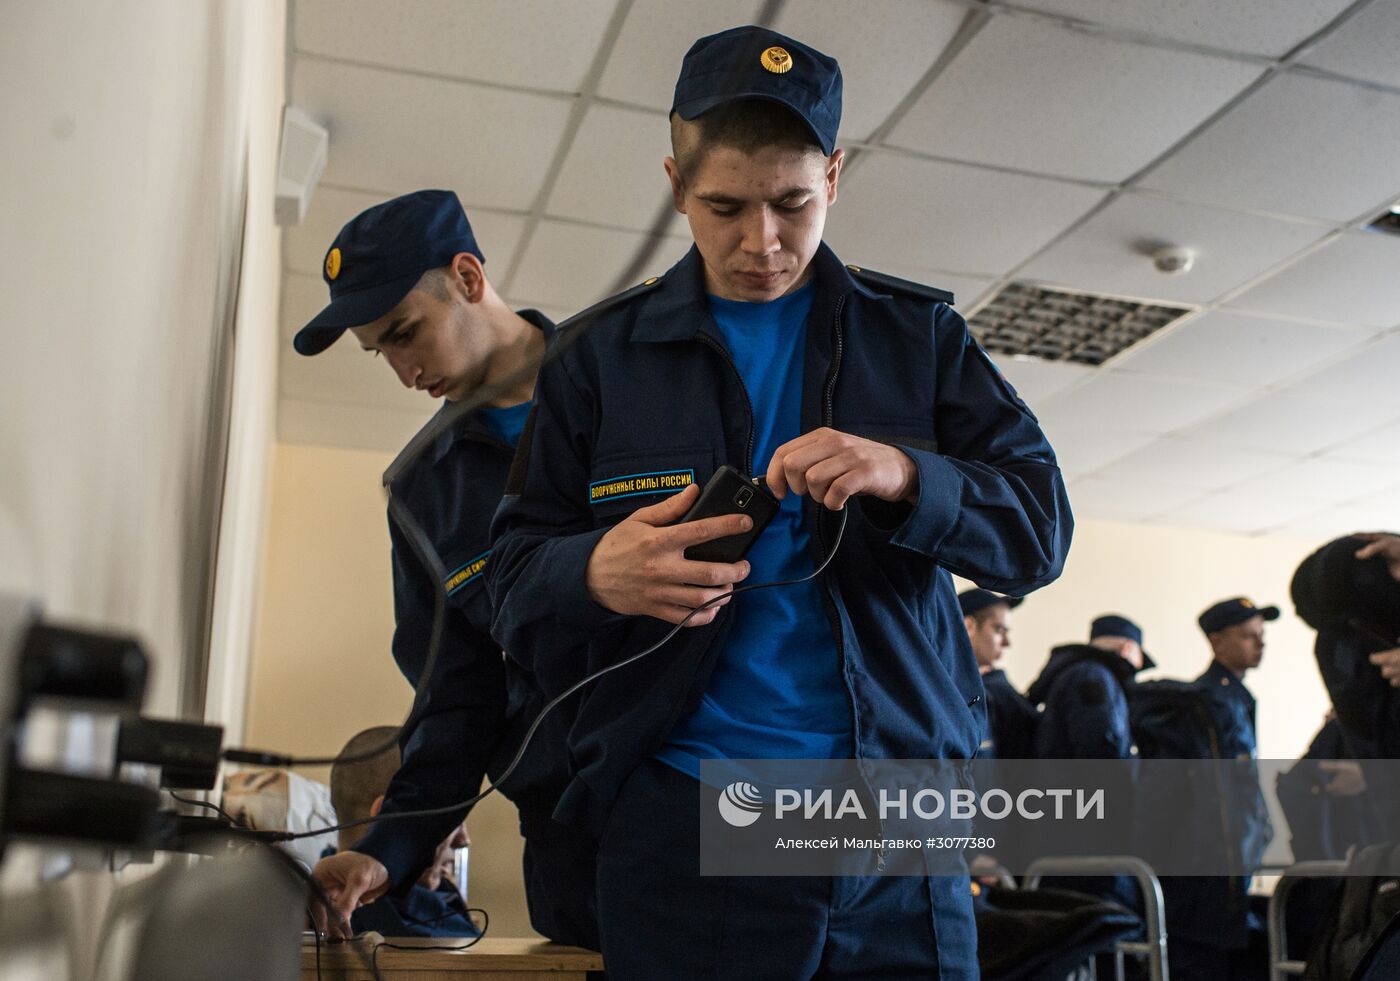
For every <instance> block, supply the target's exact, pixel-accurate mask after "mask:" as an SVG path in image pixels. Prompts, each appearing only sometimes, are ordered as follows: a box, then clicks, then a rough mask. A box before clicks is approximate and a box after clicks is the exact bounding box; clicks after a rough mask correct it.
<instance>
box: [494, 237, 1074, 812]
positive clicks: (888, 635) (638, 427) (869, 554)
mask: <svg viewBox="0 0 1400 981" xmlns="http://www.w3.org/2000/svg"><path fill="white" fill-rule="evenodd" d="M813 261H814V263H815V271H816V277H815V278H816V288H817V293H816V297H815V299H814V302H813V307H812V313H811V315H810V319H809V321H808V330H807V342H806V343H807V346H806V353H805V364H804V378H803V394H802V409H801V425H802V430H803V431H804V432H806V431H809V430H812V429H816V428H818V427H821V426H832V427H834V428H836V429H838V430H842V431H845V432H848V433H853V434H856V435H859V436H864V437H867V438H871V439H878V440H882V441H885V442H889V443H892V444H894V445H896V446H898V447H899V448H900V449H902V450H903V451H904V452H905V453H907V454H908V455H909V456H910V457H911V458H912V459H913V460H914V462H915V464H916V465H917V467H918V471H919V481H920V493H919V501H918V503H917V504H916V505H914V506H910V505H907V504H887V503H884V502H880V501H877V500H875V499H873V498H869V497H861V498H858V499H856V500H854V501H853V502H852V504H851V505H850V511H851V514H850V518H849V524H848V526H847V528H846V532H845V540H844V541H843V543H842V545H841V550H840V555H839V556H837V558H836V559H835V561H834V562H833V563H832V566H831V568H829V569H828V570H827V571H826V572H825V573H824V574H823V576H822V579H821V584H822V592H823V595H824V598H825V606H826V613H827V617H828V619H829V620H830V623H831V627H832V632H833V634H834V636H835V639H836V645H837V649H838V652H839V654H840V666H839V670H840V671H841V675H842V678H843V679H844V682H845V685H846V688H847V691H848V692H849V695H850V707H851V722H852V729H853V732H854V743H855V748H856V753H857V755H858V756H860V757H863V758H917V759H924V758H971V757H972V755H973V753H974V752H975V751H976V749H977V746H978V743H979V742H980V740H981V733H982V727H983V724H984V719H985V707H984V706H983V704H982V700H981V690H982V685H981V681H980V680H979V678H978V674H977V664H976V661H975V659H974V658H973V654H972V649H971V645H970V644H969V642H968V638H967V631H966V629H965V627H964V626H963V620H962V614H961V612H960V610H959V608H958V603H957V597H956V595H955V593H954V589H953V585H952V581H951V579H950V576H949V573H950V572H956V573H958V574H960V575H963V576H965V577H967V578H969V579H971V580H973V581H974V582H976V583H977V584H978V585H981V586H985V587H987V588H989V589H994V590H996V591H998V592H1002V593H1012V594H1020V593H1025V592H1028V591H1029V590H1032V589H1035V588H1037V587H1039V586H1043V585H1045V584H1046V583H1048V582H1050V581H1052V580H1053V579H1055V577H1056V576H1058V575H1059V573H1060V570H1061V567H1062V565H1063V563H1064V559H1065V553H1066V551H1067V549H1068V547H1069V541H1070V535H1071V530H1072V525H1073V522H1072V518H1071V516H1070V510H1069V503H1068V501H1067V499H1066V496H1065V488H1064V483H1063V480H1062V478H1061V475H1060V471H1059V468H1058V467H1057V466H1056V463H1055V456H1054V453H1053V452H1052V451H1051V449H1050V446H1049V444H1048V443H1047V442H1046V440H1045V437H1044V435H1043V434H1042V433H1041V431H1040V427H1039V425H1038V424H1037V422H1036V420H1035V417H1034V416H1033V415H1032V414H1031V412H1030V410H1029V409H1027V408H1026V406H1025V405H1024V403H1022V402H1021V400H1020V399H1019V398H1018V397H1017V396H1016V394H1015V392H1014V391H1013V390H1012V389H1011V387H1010V386H1009V385H1008V384H1007V383H1006V381H1005V380H1004V379H1003V378H1002V376H1001V374H1000V373H999V372H998V371H997V369H996V368H995V366H993V364H992V363H991V361H990V360H989V359H988V358H987V356H986V355H985V354H984V353H983V352H982V350H981V348H980V347H979V346H978V345H977V344H976V343H975V341H973V339H972V338H971V336H970V335H969V334H968V331H967V327H966V324H965V323H964V322H963V320H962V318H961V317H960V316H958V314H957V313H955V312H954V311H953V310H952V309H951V308H950V307H948V306H947V305H946V304H945V303H943V302H939V300H938V299H937V298H936V297H938V296H940V295H944V294H939V293H938V292H937V291H934V290H930V289H928V288H927V287H920V286H916V285H914V284H910V283H902V282H901V281H898V280H892V279H889V278H887V277H880V276H877V275H875V274H857V275H853V273H852V271H851V270H849V269H848V268H847V267H845V266H843V265H842V264H841V263H840V261H839V260H838V259H837V258H836V256H835V254H834V253H832V252H831V250H830V249H829V248H827V247H826V246H825V245H823V246H821V248H820V249H819V251H818V253H817V255H816V257H815V258H814V260H813ZM752 451H753V432H752V417H751V409H750V406H749V400H748V396H747V394H746V393H745V390H744V387H743V384H742V382H741V380H740V378H739V375H738V372H737V371H736V370H735V368H734V366H733V363H732V361H731V360H730V359H729V357H728V355H727V354H726V352H725V349H724V346H723V344H722V342H721V340H720V335H719V331H718V328H717V326H716V325H715V323H714V321H713V319H712V318H711V316H710V314H709V309H708V305H707V302H706V299H705V289H704V282H703V275H702V260H701V258H700V255H699V253H698V251H697V250H696V249H694V248H692V249H691V251H690V252H689V253H688V254H687V255H686V256H685V257H684V258H683V259H682V260H681V261H680V262H679V263H677V264H676V265H675V266H674V267H673V268H672V269H671V270H669V271H668V272H667V273H666V275H665V276H663V277H661V278H660V279H658V280H654V281H649V282H648V283H647V284H644V285H643V286H641V287H637V288H635V289H633V290H631V291H628V292H627V293H624V294H621V295H620V296H619V297H615V298H614V299H613V300H612V301H609V302H608V303H605V304H603V305H600V309H598V310H597V311H595V319H593V320H592V323H591V326H584V327H583V328H582V333H581V335H580V336H579V338H578V340H577V342H576V343H574V344H572V345H571V346H569V347H568V348H567V349H566V350H565V351H564V353H563V354H562V356H561V357H560V358H559V359H558V360H557V361H555V362H553V363H551V364H549V365H546V366H545V368H544V369H543V370H542V372H541V374H540V380H539V386H538V389H537V397H536V403H535V411H534V417H533V419H532V422H531V424H530V425H529V426H528V427H527V433H526V435H525V436H524V437H522V440H521V445H520V448H519V457H518V459H517V467H516V472H515V473H514V474H513V475H512V481H511V487H510V488H509V490H508V493H507V496H506V498H505V500H504V501H503V502H502V505H501V510H500V512H499V513H498V514H497V518H496V522H495V524H494V525H493V543H494V552H493V553H492V561H491V564H490V566H489V567H488V570H487V580H488V583H487V585H488V589H489V590H490V591H491V595H492V600H493V605H494V607H495V610H496V620H495V624H494V626H493V633H494V635H495V637H496V638H497V639H498V640H499V641H501V643H502V644H503V646H504V647H505V649H506V650H507V652H508V653H509V656H511V657H513V658H518V659H520V660H521V661H522V663H523V664H524V666H525V667H526V668H527V669H529V670H530V671H531V672H533V673H534V674H535V675H536V676H537V677H538V678H539V679H540V681H541V683H542V684H543V686H544V688H545V690H546V691H547V692H552V691H555V690H558V689H559V687H560V686H562V685H564V684H567V683H568V682H569V681H570V680H572V679H575V678H577V677H578V676H579V675H580V674H581V673H582V672H583V671H584V670H585V669H586V670H588V671H595V670H597V669H599V668H602V667H604V666H606V665H609V664H613V663H616V662H617V661H618V660H620V659H622V658H624V657H627V656H628V655H630V654H632V653H634V652H636V651H638V650H640V649H641V648H642V647H644V646H647V645H650V644H652V643H654V642H655V641H656V640H658V639H659V638H660V637H661V636H662V635H663V634H664V633H665V631H667V630H668V629H669V628H670V625H669V624H665V623H662V622H661V621H658V620H654V619H651V618H643V617H628V616H621V615H618V614H615V613H612V612H610V611H608V610H605V609H603V608H602V607H600V606H598V605H597V604H596V603H594V602H593V600H592V599H591V598H590V597H589V595H588V591H587V588H586V585H585V582H584V570H585V568H586V566H587V563H588V558H589V555H590V553H591V552H592V551H593V548H594V546H595V545H596V544H597V542H598V540H599V539H600V538H601V537H602V536H603V534H604V533H606V532H607V531H608V529H609V528H611V527H612V526H613V525H614V524H616V523H617V522H618V521H620V520H621V519H622V518H623V517H625V516H626V515H627V514H629V513H631V512H632V511H633V510H634V509H636V508H638V507H641V506H644V505H647V504H652V503H655V502H656V501H658V500H661V499H662V497H663V496H664V495H666V494H670V493H673V492H674V491H676V490H678V489H680V487H683V486H684V485H685V484H686V483H688V482H689V481H691V480H694V481H696V482H699V483H703V482H704V481H705V480H707V479H708V478H709V476H710V475H711V474H712V473H713V472H714V470H715V469H716V468H717V467H719V466H720V465H721V464H724V463H729V464H732V465H734V466H736V467H738V468H739V469H741V470H743V471H745V472H746V473H750V474H752V473H755V472H758V473H762V471H763V469H764V468H766V466H767V464H768V461H767V460H754V459H752ZM806 520H807V525H808V528H809V530H810V532H811V540H812V550H813V555H812V559H813V562H814V563H819V562H820V561H821V560H822V557H823V555H824V554H825V552H826V550H827V549H829V548H830V547H831V544H832V541H833V536H834V533H835V530H836V526H837V520H838V518H837V516H836V515H832V514H818V509H817V508H816V506H815V505H814V504H812V502H811V501H810V500H808V501H807V503H806ZM727 614H728V610H726V609H721V611H720V614H719V616H718V617H717V618H716V619H715V621H714V622H713V623H711V624H709V625H707V626H704V627H698V628H693V629H685V630H682V631H681V632H680V633H679V634H678V635H677V636H676V637H675V638H674V639H673V640H672V641H671V642H670V643H669V644H668V645H667V646H666V647H665V648H663V649H662V650H660V651H658V652H657V653H656V654H655V655H653V656H651V657H648V658H644V659H643V660H642V661H640V662H638V663H637V664H634V665H631V666H629V667H628V668H626V669H624V670H622V671H618V672H616V673H613V674H610V675H607V676H606V677H604V678H602V679H601V680H600V681H598V682H596V683H594V684H593V685H592V686H591V687H590V688H588V689H586V690H585V691H584V692H583V693H582V694H581V696H580V697H581V702H580V704H579V708H578V712H577V719H576V722H575V724H574V726H573V729H572V731H571V732H570V736H569V748H570V753H571V756H572V760H573V763H574V766H575V770H576V775H575V777H574V779H573V780H572V782H571V783H570V785H569V787H568V789H567V790H566V791H565V794H564V797H563V799H562V800H561V802H560V805H559V809H558V811H557V812H556V816H557V817H558V818H559V819H560V820H563V821H566V822H568V823H572V824H576V825H579V826H581V827H584V828H587V829H589V830H591V831H593V832H594V833H596V832H597V831H598V830H599V828H600V827H601V825H602V823H603V820H604V818H605V817H606V814H607V811H608V808H609V806H610V804H611V801H612V800H613V798H614V795H615V794H616V792H617V790H618V788H619V786H620V785H621V783H622V781H623V780H624V779H625V778H626V777H627V775H628V774H629V773H630V772H631V771H632V769H633V768H634V767H635V766H636V765H637V764H638V762H640V761H641V760H644V759H647V758H649V757H650V756H652V755H653V754H655V753H656V751H657V750H658V749H659V748H660V747H661V745H662V743H663V741H664V740H665V739H666V737H667V734H668V733H669V732H670V731H671V729H672V727H673V726H674V725H675V724H676V722H677V720H678V719H680V718H681V717H682V716H683V715H684V714H686V713H688V712H690V711H691V710H693V709H694V707H695V705H696V704H697V703H698V701H699V699H700V696H701V695H702V693H703V692H704V690H705V687H706V684H707V681H708V678H709V675H710V672H711V670H712V669H713V667H714V664H715V661H716V658H717V656H718V652H719V644H718V643H717V640H718V639H719V638H720V636H721V635H722V633H723V631H724V630H725V628H726V625H727V623H728V617H727Z"/></svg>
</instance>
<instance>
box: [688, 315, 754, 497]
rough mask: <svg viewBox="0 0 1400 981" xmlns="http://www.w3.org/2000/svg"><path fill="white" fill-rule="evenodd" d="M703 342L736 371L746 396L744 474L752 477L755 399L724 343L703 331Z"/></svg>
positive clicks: (730, 368)
mask: <svg viewBox="0 0 1400 981" xmlns="http://www.w3.org/2000/svg"><path fill="white" fill-rule="evenodd" d="M697 336H698V337H699V338H700V340H701V342H702V343H704V345H705V346H706V347H708V348H711V349H713V350H714V351H715V352H716V353H718V354H719V356H720V357H721V358H723V359H724V363H725V364H727V365H729V370H730V371H732V372H734V380H735V381H736V382H738V383H739V392H740V394H742V395H743V396H744V406H745V407H746V408H747V409H748V410H749V440H748V443H747V444H746V447H745V449H744V476H745V477H749V478H752V477H753V475H754V473H753V400H752V399H751V398H749V390H748V389H747V388H746V387H744V376H743V375H741V374H739V366H738V365H737V364H735V363H734V359H733V357H731V356H730V354H729V352H728V351H726V350H725V349H724V345H723V344H720V343H718V342H717V341H715V339H714V338H712V337H710V335H709V334H705V333H701V334H699V335H697Z"/></svg>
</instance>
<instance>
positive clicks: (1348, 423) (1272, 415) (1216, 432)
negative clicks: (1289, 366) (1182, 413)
mask: <svg viewBox="0 0 1400 981" xmlns="http://www.w3.org/2000/svg"><path fill="white" fill-rule="evenodd" d="M1376 421H1377V420H1375V419H1373V418H1370V417H1368V416H1366V415H1363V414H1360V413H1348V412H1344V411H1333V412H1327V411H1319V410H1318V406H1317V403H1315V402H1304V401H1301V400H1299V399H1294V398H1289V397H1288V395H1287V394H1268V395H1264V396H1262V397H1260V398H1258V399H1255V400H1254V401H1252V402H1250V403H1248V404H1247V405H1244V406H1241V407H1238V408H1235V409H1232V410H1230V411H1228V412H1225V413H1222V414H1221V415H1219V416H1217V417H1215V418H1213V419H1210V420H1208V421H1207V422H1205V423H1203V424H1201V425H1198V426H1196V427H1194V428H1192V429H1191V430H1190V431H1188V432H1186V433H1184V435H1186V436H1188V437H1190V438H1200V439H1204V440H1206V441H1208V442H1212V443H1221V444H1224V445H1226V446H1238V447H1242V448H1245V449H1254V450H1270V451H1273V452H1276V453H1286V454H1290V455H1295V456H1296V455H1301V454H1306V453H1315V452H1317V451H1318V450H1322V449H1325V448H1327V447H1330V446H1336V445H1340V444H1342V443H1346V442H1348V441H1350V440H1352V439H1354V438H1355V437H1357V436H1359V435H1361V434H1362V433H1363V432H1365V431H1366V430H1368V429H1373V428H1375V426H1376Z"/></svg>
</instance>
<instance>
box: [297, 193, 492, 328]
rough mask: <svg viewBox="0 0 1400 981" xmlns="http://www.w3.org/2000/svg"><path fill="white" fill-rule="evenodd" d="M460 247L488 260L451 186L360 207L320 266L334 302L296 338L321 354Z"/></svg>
mask: <svg viewBox="0 0 1400 981" xmlns="http://www.w3.org/2000/svg"><path fill="white" fill-rule="evenodd" d="M460 252H470V253H471V254H472V255H474V256H476V257H477V258H478V259H482V261H483V262H484V261H485V259H484V258H483V257H482V255H481V249H480V248H478V247H477V244H476V236H475V235H474V234H473V233H472V226H471V223H470V222H468V221H467V213H466V212H465V211H463V210H462V202H460V201H459V200H457V195H456V194H454V193H453V192H452V191H414V192H413V193H412V194H405V195H403V196H402V197H397V198H394V199H392V200H390V201H385V202H384V203H383V204H377V205H375V206H374V207H373V208H370V209H368V210H366V211H362V212H360V213H359V214H358V215H356V216H355V217H354V218H352V219H350V221H349V222H348V223H347V224H346V226H345V227H344V228H342V229H341V230H340V234H339V235H337V236H336V237H335V241H334V242H332V243H331V246H330V248H329V249H327V250H326V255H325V258H324V260H323V262H322V264H321V278H322V279H324V280H325V281H326V285H327V286H328V287H329V288H330V292H331V302H330V305H329V306H327V307H326V308H325V309H324V310H322V311H321V312H320V313H318V314H317V315H316V316H315V317H313V318H312V320H311V322H310V323H308V324H307V325H306V326H305V327H303V328H302V329H301V330H299V331H297V335H296V337H295V338H294V339H293V341H292V346H293V347H295V348H296V350H297V353H298V354H320V353H321V352H322V351H324V350H325V349H326V348H328V347H330V346H331V345H332V344H334V343H335V341H336V339H337V338H339V337H340V335H341V334H343V333H345V331H346V330H348V329H349V328H351V327H359V326H361V325H362V324H368V323H373V322H374V321H376V320H378V319H379V318H380V317H382V316H384V315H385V314H386V313H388V312H389V311H390V310H392V309H393V308H394V307H395V306H396V305H397V304H398V302H399V301H400V300H402V299H403V298H404V296H405V295H406V294H407V293H408V291H409V290H411V289H412V288H413V285H414V284H415V283H417V282H418V279H419V277H421V276H422V275H423V273H425V272H427V271H428V270H429V269H434V268H436V267H438V266H445V265H447V264H448V263H449V262H451V261H452V257H453V256H455V255H457V254H458V253H460Z"/></svg>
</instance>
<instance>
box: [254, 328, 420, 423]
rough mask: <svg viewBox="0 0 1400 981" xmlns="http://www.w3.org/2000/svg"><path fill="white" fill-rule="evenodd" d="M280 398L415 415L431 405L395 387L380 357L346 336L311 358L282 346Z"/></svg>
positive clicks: (394, 378)
mask: <svg viewBox="0 0 1400 981" xmlns="http://www.w3.org/2000/svg"><path fill="white" fill-rule="evenodd" d="M279 362H280V366H279V371H280V389H281V393H282V397H283V398H289V399H295V400H297V401H302V402H347V403H350V404H353V405H363V406H367V407H374V408H382V409H392V410H399V411H403V412H417V411H419V410H420V409H423V408H424V407H428V408H429V411H431V406H432V405H440V404H441V403H440V402H437V403H435V402H434V401H433V400H432V399H430V398H429V397H428V396H427V394H426V393H424V392H418V391H415V390H413V389H411V388H405V387H404V386H403V385H401V384H399V380H398V378H397V377H396V376H395V375H394V371H393V369H392V368H390V367H389V363H388V362H387V361H385V360H384V359H383V358H376V357H375V356H374V355H372V354H370V353H369V352H367V351H364V350H362V349H361V348H360V345H359V343H358V342H357V341H356V340H355V338H354V336H353V335H350V334H346V335H344V336H342V337H341V338H340V339H339V340H338V341H336V342H335V343H334V344H332V345H331V346H330V347H328V348H327V349H326V350H325V351H322V352H321V353H320V354H317V355H315V356H314V357H305V356H303V355H300V354H297V353H296V351H294V350H293V349H292V347H291V345H284V346H283V347H282V350H281V354H280V355H279Z"/></svg>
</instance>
